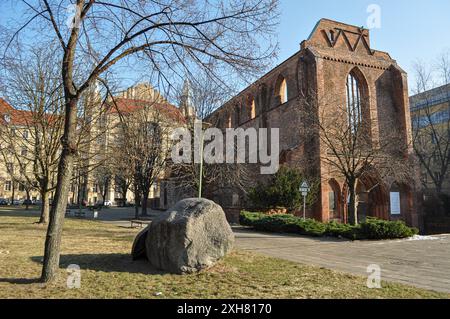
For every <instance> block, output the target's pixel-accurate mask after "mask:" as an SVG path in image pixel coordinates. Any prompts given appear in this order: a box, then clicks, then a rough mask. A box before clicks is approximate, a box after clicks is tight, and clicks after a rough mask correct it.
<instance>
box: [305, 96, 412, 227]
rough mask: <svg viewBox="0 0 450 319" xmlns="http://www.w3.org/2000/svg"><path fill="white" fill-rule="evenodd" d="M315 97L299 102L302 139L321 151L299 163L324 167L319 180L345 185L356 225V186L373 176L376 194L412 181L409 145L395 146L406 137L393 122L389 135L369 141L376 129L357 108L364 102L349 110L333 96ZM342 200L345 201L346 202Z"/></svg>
mask: <svg viewBox="0 0 450 319" xmlns="http://www.w3.org/2000/svg"><path fill="white" fill-rule="evenodd" d="M316 96H317V95H316V94H314V93H309V94H307V95H306V96H301V97H300V98H299V99H300V103H299V105H300V106H301V107H300V116H301V118H302V120H303V125H302V126H301V128H302V131H303V132H302V134H303V136H304V137H305V139H306V141H307V143H309V144H308V146H312V145H315V146H314V147H317V148H318V149H319V150H318V151H317V152H312V153H310V154H309V156H305V163H303V164H304V166H305V167H317V163H320V162H322V163H325V165H326V167H327V168H326V169H323V168H322V169H320V171H321V174H322V175H323V176H321V177H323V179H328V178H329V176H330V175H332V176H337V177H340V178H342V179H343V180H344V181H345V184H346V186H347V188H348V196H349V199H348V203H349V205H348V216H349V219H350V220H351V221H352V222H353V223H354V224H358V207H357V204H358V202H357V196H356V195H357V190H356V187H357V184H358V181H359V180H361V179H363V178H364V177H370V176H371V177H375V178H376V180H378V181H379V183H378V184H376V185H374V186H373V187H372V189H374V188H376V187H383V185H382V183H383V182H386V184H389V182H393V181H397V182H403V181H407V180H408V179H409V178H410V176H414V174H412V173H411V172H412V165H411V164H412V163H408V162H407V160H406V159H407V156H406V154H407V151H408V150H407V147H408V145H407V144H406V143H401V142H399V141H403V140H404V138H405V137H404V136H402V134H401V132H400V131H399V129H397V127H398V125H394V120H393V122H392V125H389V126H388V127H390V128H391V130H390V132H383V137H382V138H380V139H377V140H375V139H373V138H372V133H371V128H373V127H376V125H378V124H377V120H376V119H373V118H371V117H370V116H368V114H364V112H363V113H361V109H360V107H361V106H362V105H361V104H360V103H365V102H363V101H356V100H354V101H353V103H354V105H350V106H349V105H346V103H342V101H341V100H340V99H338V98H335V97H324V98H316ZM358 109H359V110H358ZM401 145H404V147H402V146H401ZM308 153H309V152H308ZM306 155H308V154H306ZM316 173H317V172H316ZM313 174H314V173H313ZM392 179H393V180H392ZM369 191H371V190H369ZM342 200H343V202H344V203H345V202H347V199H346V198H345V199H342Z"/></svg>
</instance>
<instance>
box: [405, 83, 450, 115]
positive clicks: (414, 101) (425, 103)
mask: <svg viewBox="0 0 450 319" xmlns="http://www.w3.org/2000/svg"><path fill="white" fill-rule="evenodd" d="M409 101H410V108H411V110H412V111H417V110H420V109H423V108H427V107H431V106H434V105H439V104H442V103H445V102H448V101H450V84H446V85H442V86H439V87H436V88H434V89H431V90H428V91H425V92H422V93H419V94H416V95H413V96H410V97H409Z"/></svg>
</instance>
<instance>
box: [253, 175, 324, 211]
mask: <svg viewBox="0 0 450 319" xmlns="http://www.w3.org/2000/svg"><path fill="white" fill-rule="evenodd" d="M304 180H305V177H304V176H303V174H302V173H301V172H300V170H298V169H295V168H290V167H286V166H282V167H281V168H280V169H279V171H278V172H277V173H276V174H275V175H274V176H272V177H271V178H270V179H269V180H268V181H267V182H266V183H264V184H262V183H260V184H258V185H257V186H256V187H255V188H253V189H250V191H249V194H248V198H249V200H250V202H251V203H252V205H253V207H254V208H257V209H269V208H275V207H286V208H287V209H289V210H290V211H293V210H296V209H299V208H301V207H302V206H303V197H302V195H301V193H300V191H299V187H300V184H301V183H302V181H304ZM310 184H311V191H310V192H309V194H308V196H307V197H306V204H307V205H308V206H311V205H312V204H313V203H314V202H315V201H316V199H317V193H318V190H319V183H318V182H310Z"/></svg>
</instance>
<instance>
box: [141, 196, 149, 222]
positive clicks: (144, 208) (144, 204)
mask: <svg viewBox="0 0 450 319" xmlns="http://www.w3.org/2000/svg"><path fill="white" fill-rule="evenodd" d="M149 193H150V190H145V191H143V194H142V212H141V215H142V216H144V217H146V216H148V214H147V204H148V194H149Z"/></svg>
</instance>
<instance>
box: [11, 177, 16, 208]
mask: <svg viewBox="0 0 450 319" xmlns="http://www.w3.org/2000/svg"><path fill="white" fill-rule="evenodd" d="M11 184H12V193H11V206H14V198H15V197H16V187H15V186H14V181H12V182H11Z"/></svg>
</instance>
